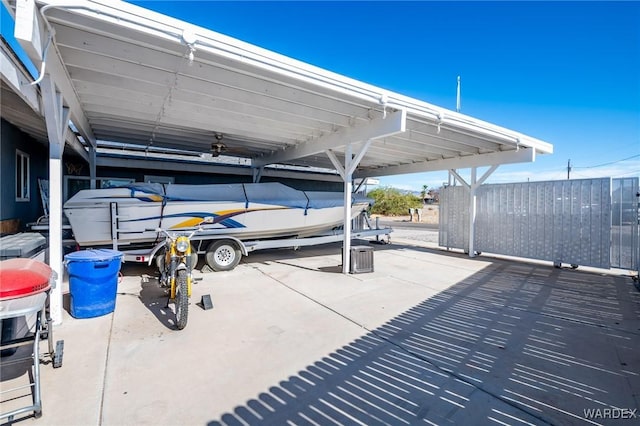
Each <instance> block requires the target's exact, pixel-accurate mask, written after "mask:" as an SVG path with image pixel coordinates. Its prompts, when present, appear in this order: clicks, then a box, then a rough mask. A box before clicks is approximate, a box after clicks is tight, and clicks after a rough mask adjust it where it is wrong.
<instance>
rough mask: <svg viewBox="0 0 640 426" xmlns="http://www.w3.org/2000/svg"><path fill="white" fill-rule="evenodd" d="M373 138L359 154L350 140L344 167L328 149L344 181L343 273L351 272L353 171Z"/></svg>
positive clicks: (332, 161) (345, 149) (328, 155)
mask: <svg viewBox="0 0 640 426" xmlns="http://www.w3.org/2000/svg"><path fill="white" fill-rule="evenodd" d="M372 142H373V139H368V140H367V141H366V142H365V143H364V145H363V146H362V148H360V151H359V152H358V154H357V155H355V156H354V155H353V147H352V143H351V142H348V143H347V144H346V145H345V148H344V167H342V164H340V161H338V158H337V157H336V155H335V154H334V153H333V151H331V150H330V149H328V150H326V151H325V152H326V154H327V157H329V160H331V163H333V166H334V167H335V168H336V171H337V172H338V174H339V175H340V176H341V177H342V180H343V181H344V238H343V242H342V273H343V274H348V273H349V266H350V265H351V193H352V189H353V184H352V181H353V172H355V171H356V167H358V164H360V161H362V158H363V157H364V154H366V152H367V150H368V149H369V147H370V146H371V143H372Z"/></svg>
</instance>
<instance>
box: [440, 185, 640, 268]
mask: <svg viewBox="0 0 640 426" xmlns="http://www.w3.org/2000/svg"><path fill="white" fill-rule="evenodd" d="M637 192H638V179H637V178H627V179H613V180H612V179H610V178H601V179H579V180H563V181H551V182H527V183H509V184H495V185H482V186H481V187H479V188H478V190H477V210H476V211H477V213H476V225H475V240H474V248H475V250H476V251H478V252H489V253H496V254H505V255H510V256H518V257H524V258H530V259H539V260H548V261H553V262H557V263H568V264H573V265H583V266H594V267H599V268H607V269H608V268H611V267H616V268H625V269H636V270H637V268H638V222H637V199H636V193H637ZM612 195H613V196H612ZM612 213H613V214H612ZM612 216H613V217H612ZM612 225H613V226H612ZM468 235H469V192H468V190H467V189H466V188H465V187H462V186H449V187H447V188H444V189H443V191H442V193H441V195H440V236H439V243H440V245H441V246H443V247H448V248H458V249H468V247H469V244H468Z"/></svg>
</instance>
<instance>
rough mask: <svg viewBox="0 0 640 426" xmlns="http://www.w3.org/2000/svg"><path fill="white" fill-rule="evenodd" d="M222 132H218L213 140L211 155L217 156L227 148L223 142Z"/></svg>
mask: <svg viewBox="0 0 640 426" xmlns="http://www.w3.org/2000/svg"><path fill="white" fill-rule="evenodd" d="M222 137H223V136H222V134H221V133H216V134H215V138H216V140H215V141H214V142H211V156H212V157H217V156H219V155H220V154H222V153H223V152H225V151H226V150H227V146H226V145H225V144H223V143H222Z"/></svg>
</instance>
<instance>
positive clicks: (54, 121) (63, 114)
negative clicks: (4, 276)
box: [40, 74, 69, 324]
mask: <svg viewBox="0 0 640 426" xmlns="http://www.w3.org/2000/svg"><path fill="white" fill-rule="evenodd" d="M40 89H41V90H42V101H43V104H44V113H45V122H46V125H47V135H48V137H49V266H51V269H52V270H53V271H54V272H55V274H56V278H55V280H56V281H55V288H54V289H53V290H52V291H51V299H50V311H51V319H52V320H53V323H54V324H60V323H62V281H63V277H64V268H63V265H62V153H63V151H64V144H65V139H66V132H67V130H68V129H69V108H67V107H65V106H64V99H63V97H62V95H61V94H60V92H59V91H58V90H57V88H56V85H55V84H54V82H53V80H52V79H51V77H50V76H49V75H48V74H47V75H45V76H44V78H43V80H42V82H41V84H40Z"/></svg>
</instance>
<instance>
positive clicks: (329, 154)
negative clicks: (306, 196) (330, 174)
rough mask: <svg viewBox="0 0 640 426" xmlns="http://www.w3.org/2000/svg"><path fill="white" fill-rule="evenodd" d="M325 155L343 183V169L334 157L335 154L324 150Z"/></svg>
mask: <svg viewBox="0 0 640 426" xmlns="http://www.w3.org/2000/svg"><path fill="white" fill-rule="evenodd" d="M325 153H326V154H327V157H329V160H331V164H333V167H335V168H336V172H338V174H339V175H340V177H341V178H342V180H343V181H344V179H345V174H344V167H342V164H340V160H338V157H336V154H334V152H333V151H331V150H330V149H328V150H326V151H325Z"/></svg>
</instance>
